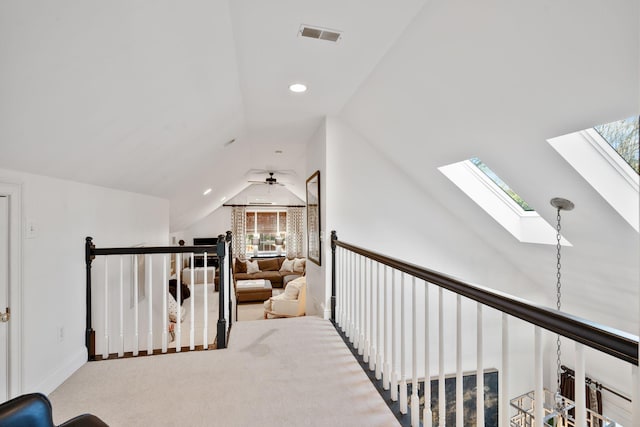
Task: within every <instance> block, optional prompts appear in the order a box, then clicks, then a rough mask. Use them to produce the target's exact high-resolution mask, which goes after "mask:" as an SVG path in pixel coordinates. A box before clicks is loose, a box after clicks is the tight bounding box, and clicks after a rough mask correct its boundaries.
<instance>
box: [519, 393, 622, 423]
mask: <svg viewBox="0 0 640 427" xmlns="http://www.w3.org/2000/svg"><path fill="white" fill-rule="evenodd" d="M543 396H544V397H543V402H542V403H541V404H542V405H543V407H544V419H543V420H542V424H543V425H544V426H553V427H576V423H575V418H574V417H575V415H574V411H573V409H574V408H575V406H576V404H575V402H573V401H572V400H569V399H567V398H566V397H564V396H558V399H557V401H556V393H555V392H552V391H550V390H547V389H545V390H544V394H543ZM537 404H538V403H537V402H536V399H535V392H534V391H530V392H528V393H525V394H523V395H521V396H518V397H515V398H513V399H511V407H512V408H515V409H516V414H515V415H513V416H512V417H511V420H510V427H530V426H534V425H535V408H536V405H537ZM587 422H588V423H589V425H592V426H597V425H600V426H602V427H615V426H616V422H615V421H613V420H611V419H610V418H607V417H605V416H603V415H600V414H598V413H597V412H594V411H591V410H590V409H587Z"/></svg>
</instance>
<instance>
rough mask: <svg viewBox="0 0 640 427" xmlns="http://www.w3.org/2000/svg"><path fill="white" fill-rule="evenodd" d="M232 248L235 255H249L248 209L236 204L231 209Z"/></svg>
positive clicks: (243, 256) (241, 256)
mask: <svg viewBox="0 0 640 427" xmlns="http://www.w3.org/2000/svg"><path fill="white" fill-rule="evenodd" d="M231 232H232V233H233V235H232V241H231V245H232V250H233V254H234V256H235V257H238V258H245V257H246V255H247V243H246V242H247V209H246V208H245V207H244V206H234V207H233V208H232V211H231Z"/></svg>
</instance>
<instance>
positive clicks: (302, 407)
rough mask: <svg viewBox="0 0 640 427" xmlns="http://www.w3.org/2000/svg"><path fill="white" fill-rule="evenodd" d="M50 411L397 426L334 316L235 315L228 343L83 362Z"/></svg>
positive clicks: (119, 420) (118, 417) (151, 419)
mask: <svg viewBox="0 0 640 427" xmlns="http://www.w3.org/2000/svg"><path fill="white" fill-rule="evenodd" d="M50 398H51V401H52V404H53V410H54V420H55V421H56V423H60V422H62V421H63V420H67V419H69V418H71V417H73V416H75V415H78V414H80V413H83V412H91V413H94V414H96V415H98V416H99V417H100V418H102V419H103V420H104V421H105V422H106V423H107V424H109V425H110V426H114V427H117V426H151V425H153V426H254V425H259V426H264V427H268V426H279V427H280V426H397V425H399V424H398V422H397V420H396V418H395V417H394V416H393V414H392V413H391V411H390V410H389V409H388V408H387V406H386V404H385V403H384V402H383V400H382V398H381V397H380V395H379V394H378V392H377V391H376V390H375V388H374V387H373V385H372V384H371V383H370V381H369V379H368V378H367V377H366V375H365V374H364V372H362V370H361V368H360V366H359V365H358V363H357V362H356V361H355V359H354V358H353V356H352V355H351V353H350V352H349V350H348V349H347V347H346V346H345V345H344V343H343V342H342V339H341V338H340V337H339V336H338V334H337V332H336V331H335V329H334V328H333V326H332V325H331V324H330V323H329V322H328V321H325V320H322V319H319V318H316V317H301V318H294V319H274V320H268V321H255V322H251V321H249V322H239V323H236V324H235V325H234V326H233V328H232V331H231V337H230V345H229V348H228V349H226V350H211V351H199V352H191V353H180V354H175V355H163V356H152V357H140V358H131V359H123V360H108V361H104V362H93V363H88V364H85V365H84V366H83V367H82V368H81V369H80V370H78V372H76V373H75V374H74V375H73V376H72V377H71V378H69V379H68V380H67V381H66V382H65V383H64V384H62V385H61V386H60V387H59V388H58V389H56V390H55V391H54V392H53V393H52V394H51V395H50Z"/></svg>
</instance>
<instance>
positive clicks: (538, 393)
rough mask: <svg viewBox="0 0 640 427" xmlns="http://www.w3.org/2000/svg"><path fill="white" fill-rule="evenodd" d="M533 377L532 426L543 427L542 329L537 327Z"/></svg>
mask: <svg viewBox="0 0 640 427" xmlns="http://www.w3.org/2000/svg"><path fill="white" fill-rule="evenodd" d="M534 335H535V338H534V370H533V372H534V376H535V388H534V399H535V402H536V405H535V408H534V413H533V416H534V417H535V421H534V426H535V427H543V423H542V420H543V418H544V406H543V402H544V389H543V384H542V380H543V378H542V377H543V375H544V372H543V368H542V364H543V357H542V329H540V327H539V326H535V327H534Z"/></svg>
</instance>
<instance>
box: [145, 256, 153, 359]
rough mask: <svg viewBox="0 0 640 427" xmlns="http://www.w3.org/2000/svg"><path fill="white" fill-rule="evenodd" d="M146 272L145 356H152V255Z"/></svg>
mask: <svg viewBox="0 0 640 427" xmlns="http://www.w3.org/2000/svg"><path fill="white" fill-rule="evenodd" d="M145 258H146V255H145ZM145 264H146V263H145ZM148 270H149V278H148V279H147V283H148V284H149V285H148V286H149V287H148V288H147V289H148V292H147V309H148V311H149V314H148V315H149V331H148V332H147V354H148V355H149V354H153V255H149V268H148ZM145 278H146V275H145Z"/></svg>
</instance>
